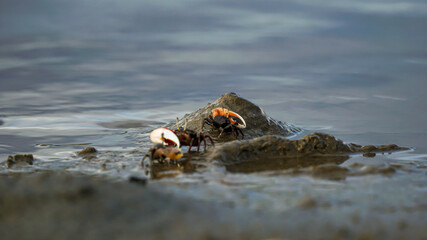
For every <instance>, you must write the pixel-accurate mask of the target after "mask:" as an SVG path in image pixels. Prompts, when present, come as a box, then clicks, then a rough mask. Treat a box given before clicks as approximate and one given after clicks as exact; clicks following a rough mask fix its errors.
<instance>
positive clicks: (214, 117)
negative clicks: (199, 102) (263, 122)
mask: <svg viewBox="0 0 427 240" xmlns="http://www.w3.org/2000/svg"><path fill="white" fill-rule="evenodd" d="M232 117H235V118H238V119H240V121H241V122H242V124H240V123H238V122H237V121H236V120H234V119H233V118H232ZM205 124H208V125H210V126H212V127H213V128H216V129H218V130H220V131H221V132H220V134H219V136H218V137H221V135H222V134H223V133H224V132H228V133H230V132H231V133H232V134H233V135H234V136H235V137H236V138H237V136H239V134H241V135H242V138H244V137H245V135H244V134H243V131H242V128H245V127H246V122H245V120H244V119H243V118H242V117H241V116H240V115H239V114H237V113H235V112H232V111H229V110H228V109H225V108H215V109H213V110H212V112H211V114H210V115H209V118H205V119H204V120H203V124H202V129H203V128H204V126H205Z"/></svg>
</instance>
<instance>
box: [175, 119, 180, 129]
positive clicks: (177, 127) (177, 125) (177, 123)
mask: <svg viewBox="0 0 427 240" xmlns="http://www.w3.org/2000/svg"><path fill="white" fill-rule="evenodd" d="M176 129H178V130H179V119H178V117H177V118H176Z"/></svg>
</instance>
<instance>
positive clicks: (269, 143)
mask: <svg viewBox="0 0 427 240" xmlns="http://www.w3.org/2000/svg"><path fill="white" fill-rule="evenodd" d="M405 149H407V148H402V147H398V146H396V145H380V146H371V145H370V146H360V145H357V144H345V143H343V142H342V141H341V140H339V139H336V138H335V137H333V136H331V135H328V134H324V133H313V134H311V135H306V136H304V137H302V138H301V139H298V140H289V139H284V138H281V137H277V136H264V137H260V138H255V139H252V140H243V141H233V142H228V143H224V144H222V145H220V146H218V147H216V148H215V149H214V151H211V152H210V155H209V156H208V159H209V160H211V161H214V160H215V161H219V162H220V163H222V164H224V165H233V164H242V163H244V162H252V161H254V162H258V163H259V164H260V165H264V164H271V163H268V161H286V162H288V163H289V162H294V164H290V165H289V166H288V167H300V166H303V167H307V166H306V164H305V163H310V164H313V165H317V164H316V159H318V158H319V157H323V158H326V159H331V162H332V161H335V160H336V159H335V157H336V156H346V155H347V156H348V154H352V153H363V152H366V151H367V150H369V152H371V151H373V152H381V151H387V152H388V151H398V150H405ZM295 159H296V161H295ZM307 161H309V162H307ZM319 163H321V164H324V163H325V162H324V161H323V162H319ZM261 168H262V167H261Z"/></svg>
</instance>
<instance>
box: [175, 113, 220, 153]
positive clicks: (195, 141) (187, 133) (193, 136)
mask: <svg viewBox="0 0 427 240" xmlns="http://www.w3.org/2000/svg"><path fill="white" fill-rule="evenodd" d="M176 128H177V129H176V130H173V132H174V133H175V134H176V136H177V137H178V139H179V141H180V143H181V145H183V146H190V147H189V148H188V152H190V150H191V147H192V146H197V151H199V149H200V144H201V142H202V141H203V143H204V146H205V150H206V138H207V139H209V140H210V141H211V144H212V146H215V144H214V142H213V140H212V138H211V137H210V136H209V135H205V134H203V133H198V132H196V131H194V130H191V129H187V119H185V125H184V128H180V127H179V123H178V118H176Z"/></svg>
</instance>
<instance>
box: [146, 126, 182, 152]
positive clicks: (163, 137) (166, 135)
mask: <svg viewBox="0 0 427 240" xmlns="http://www.w3.org/2000/svg"><path fill="white" fill-rule="evenodd" d="M150 140H151V141H152V142H153V143H165V141H172V142H173V143H175V144H176V146H177V147H178V148H179V146H180V145H179V139H178V137H177V136H176V135H175V133H174V132H173V131H172V130H170V129H168V128H157V129H154V130H153V131H152V132H151V134H150Z"/></svg>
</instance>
